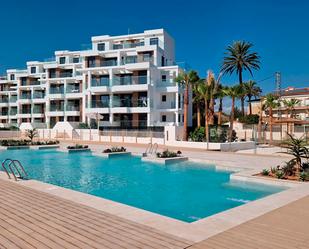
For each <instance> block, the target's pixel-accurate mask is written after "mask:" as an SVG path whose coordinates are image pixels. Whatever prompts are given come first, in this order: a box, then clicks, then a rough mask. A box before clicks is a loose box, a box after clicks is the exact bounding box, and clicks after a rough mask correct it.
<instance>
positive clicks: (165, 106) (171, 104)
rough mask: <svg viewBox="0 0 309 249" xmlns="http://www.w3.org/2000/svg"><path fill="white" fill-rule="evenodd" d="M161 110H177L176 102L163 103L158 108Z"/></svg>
mask: <svg viewBox="0 0 309 249" xmlns="http://www.w3.org/2000/svg"><path fill="white" fill-rule="evenodd" d="M157 108H158V109H159V110H168V109H175V108H176V102H174V101H172V102H167V103H161V104H159V105H158V106H157Z"/></svg>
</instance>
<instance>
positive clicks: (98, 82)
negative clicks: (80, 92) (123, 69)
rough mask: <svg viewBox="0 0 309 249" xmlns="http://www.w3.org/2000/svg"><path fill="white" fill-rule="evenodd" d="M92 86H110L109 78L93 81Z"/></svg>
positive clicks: (93, 79)
mask: <svg viewBox="0 0 309 249" xmlns="http://www.w3.org/2000/svg"><path fill="white" fill-rule="evenodd" d="M91 86H92V87H98V86H109V78H100V79H95V78H92V79H91Z"/></svg>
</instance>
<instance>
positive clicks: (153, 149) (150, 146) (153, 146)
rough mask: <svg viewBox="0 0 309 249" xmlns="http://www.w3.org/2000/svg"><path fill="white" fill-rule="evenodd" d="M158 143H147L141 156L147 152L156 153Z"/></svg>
mask: <svg viewBox="0 0 309 249" xmlns="http://www.w3.org/2000/svg"><path fill="white" fill-rule="evenodd" d="M158 147H159V145H158V144H157V143H154V144H152V143H149V144H148V146H147V148H146V150H145V152H144V153H143V156H147V155H148V154H150V155H153V154H156V153H157V150H158Z"/></svg>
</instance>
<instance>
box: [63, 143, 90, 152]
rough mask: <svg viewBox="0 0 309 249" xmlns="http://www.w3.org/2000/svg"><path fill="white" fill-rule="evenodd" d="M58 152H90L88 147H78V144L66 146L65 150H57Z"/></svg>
mask: <svg viewBox="0 0 309 249" xmlns="http://www.w3.org/2000/svg"><path fill="white" fill-rule="evenodd" d="M58 150H59V151H62V152H68V153H74V152H86V151H91V150H90V148H89V147H88V145H80V144H76V145H73V146H72V145H70V146H67V147H66V148H63V149H58Z"/></svg>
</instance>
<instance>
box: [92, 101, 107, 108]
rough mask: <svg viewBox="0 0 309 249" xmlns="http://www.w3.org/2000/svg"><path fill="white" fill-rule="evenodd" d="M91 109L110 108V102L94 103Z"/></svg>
mask: <svg viewBox="0 0 309 249" xmlns="http://www.w3.org/2000/svg"><path fill="white" fill-rule="evenodd" d="M91 108H109V100H107V101H101V100H99V101H92V102H91Z"/></svg>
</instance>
